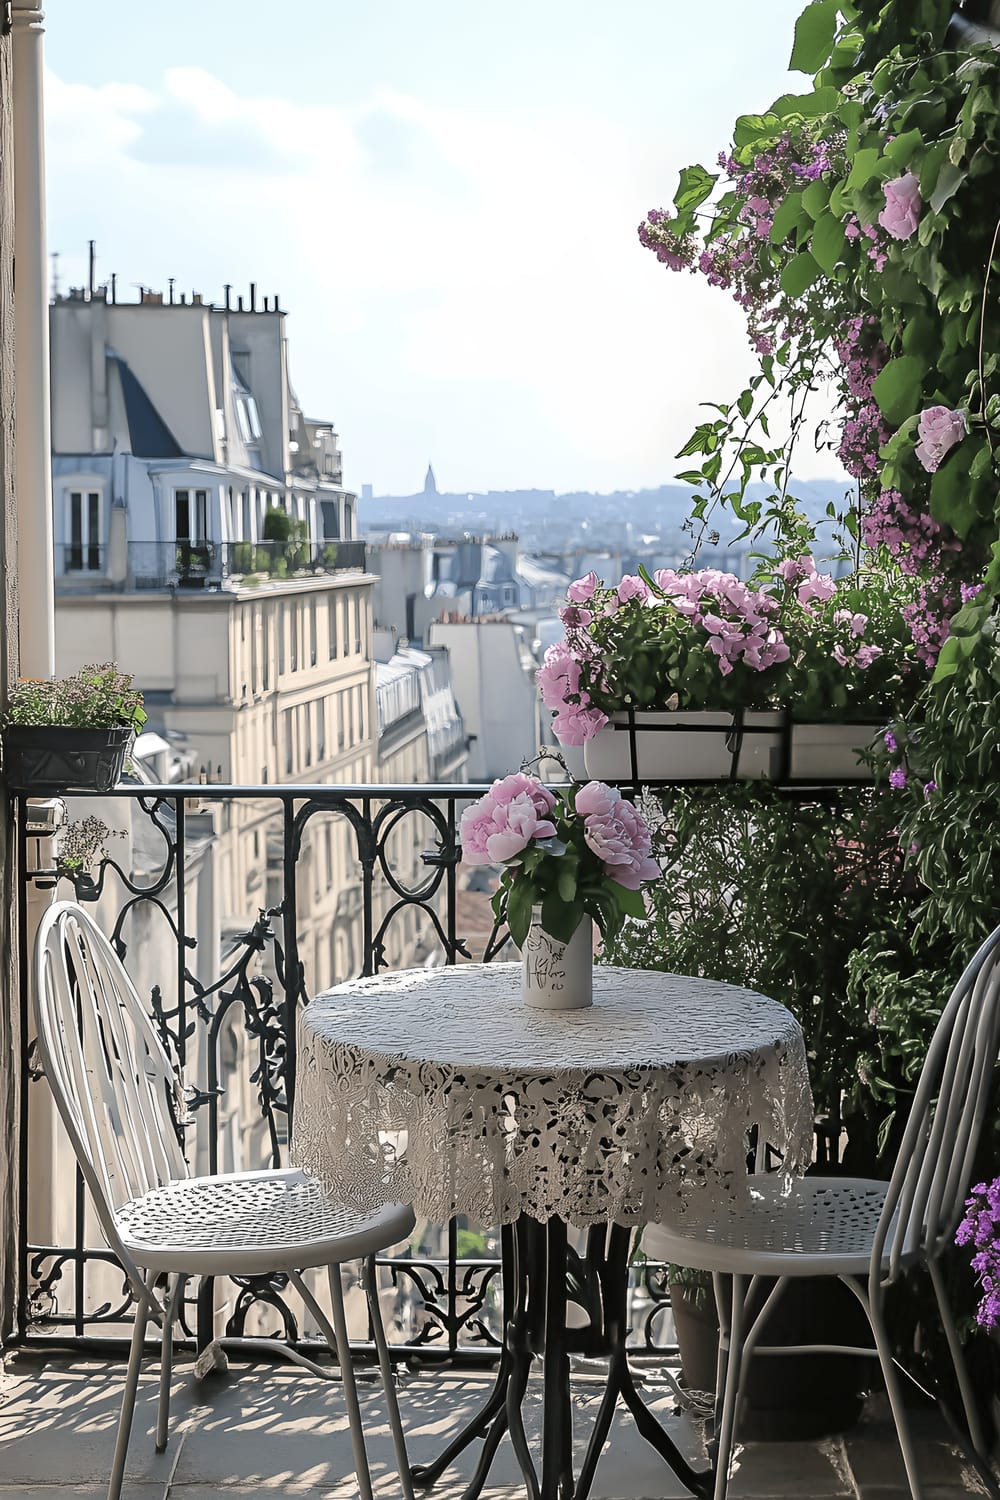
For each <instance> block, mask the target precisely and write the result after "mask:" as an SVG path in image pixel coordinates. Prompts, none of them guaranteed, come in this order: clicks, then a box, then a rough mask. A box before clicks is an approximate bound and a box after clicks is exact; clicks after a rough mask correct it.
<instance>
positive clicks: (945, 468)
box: [930, 439, 978, 537]
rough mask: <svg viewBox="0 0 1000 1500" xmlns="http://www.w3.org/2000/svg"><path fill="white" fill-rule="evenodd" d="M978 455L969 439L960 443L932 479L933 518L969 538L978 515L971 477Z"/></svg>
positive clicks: (931, 502)
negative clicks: (970, 471)
mask: <svg viewBox="0 0 1000 1500" xmlns="http://www.w3.org/2000/svg"><path fill="white" fill-rule="evenodd" d="M975 454H976V449H975V448H974V447H973V445H972V444H971V443H970V442H969V441H968V439H966V440H965V441H964V442H961V443H959V445H958V447H957V448H955V449H953V450H952V452H951V453H949V454H948V455H947V457H946V458H945V460H944V462H943V463H942V465H941V467H940V468H939V469H938V471H937V473H936V474H935V475H934V477H933V479H932V480H931V500H930V509H931V515H932V516H933V517H934V519H935V521H938V522H940V523H941V524H942V525H946V526H950V527H951V528H952V530H953V531H954V532H955V533H956V534H957V535H958V536H960V537H966V536H968V534H969V531H970V529H971V527H972V525H973V523H974V522H975V520H976V517H977V514H978V512H977V507H976V502H975V498H974V491H973V488H972V483H971V480H970V475H969V470H970V469H971V467H972V460H973V458H974V457H975Z"/></svg>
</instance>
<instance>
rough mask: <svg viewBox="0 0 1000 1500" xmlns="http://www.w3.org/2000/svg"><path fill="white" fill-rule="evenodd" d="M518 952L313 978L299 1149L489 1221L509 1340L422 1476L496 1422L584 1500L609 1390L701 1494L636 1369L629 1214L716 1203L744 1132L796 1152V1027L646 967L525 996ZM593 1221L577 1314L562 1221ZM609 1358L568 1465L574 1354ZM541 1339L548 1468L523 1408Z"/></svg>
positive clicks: (366, 1203)
mask: <svg viewBox="0 0 1000 1500" xmlns="http://www.w3.org/2000/svg"><path fill="white" fill-rule="evenodd" d="M519 985H520V966H519V965H516V964H461V965H456V966H454V967H449V968H444V969H432V970H426V969H421V970H408V971H404V972H401V973H385V974H380V975H377V976H375V977H374V978H368V979H360V980H355V981H353V982H351V983H348V984H343V985H339V986H337V988H335V989H332V990H329V991H328V992H327V993H325V994H323V995H319V996H317V997H316V998H315V999H314V1000H312V1001H311V1002H310V1003H309V1004H308V1005H307V1006H306V1007H305V1009H304V1011H303V1012H302V1014H301V1017H300V1021H299V1039H298V1049H299V1062H298V1078H297V1091H296V1101H295V1116H294V1126H293V1157H294V1160H295V1161H296V1163H297V1164H299V1165H301V1166H302V1167H304V1168H305V1169H306V1170H307V1171H308V1172H310V1173H312V1174H313V1175H314V1176H316V1177H318V1178H319V1179H320V1180H321V1181H322V1182H324V1183H325V1184H326V1185H327V1186H328V1187H329V1188H330V1189H331V1190H332V1191H334V1192H336V1193H337V1194H338V1195H340V1196H341V1197H343V1198H345V1199H346V1200H347V1201H348V1202H350V1203H352V1204H356V1205H357V1206H358V1207H363V1208H370V1207H375V1206H376V1205H379V1204H382V1203H386V1202H393V1201H395V1202H409V1203H412V1204H413V1206H414V1208H415V1209H416V1211H417V1213H418V1214H421V1215H424V1216H425V1217H426V1218H428V1219H430V1220H431V1221H432V1222H437V1223H445V1222H447V1220H448V1219H450V1218H451V1217H452V1216H453V1215H455V1214H463V1215H465V1216H466V1217H467V1218H468V1219H469V1220H471V1221H472V1222H474V1223H476V1224H478V1225H481V1226H483V1227H485V1228H490V1227H495V1226H498V1225H499V1226H501V1246H502V1252H503V1257H502V1258H503V1282H502V1284H503V1299H504V1311H503V1321H504V1340H503V1349H502V1353H501V1359H500V1365H499V1369H498V1373H497V1380H496V1384H495V1386H494V1388H493V1391H492V1393H491V1395H490V1397H489V1398H488V1400H487V1402H486V1404H485V1406H484V1407H483V1409H482V1411H480V1412H479V1413H478V1414H477V1416H476V1417H475V1419H474V1420H473V1421H472V1422H471V1423H470V1424H469V1426H468V1427H467V1428H466V1429H464V1430H463V1431H462V1432H460V1433H459V1434H457V1436H456V1437H455V1438H454V1440H453V1441H452V1442H451V1443H450V1444H449V1445H448V1447H447V1448H446V1449H445V1451H444V1452H443V1453H442V1454H441V1455H440V1457H439V1458H438V1459H437V1460H436V1461H435V1462H434V1463H433V1464H429V1465H425V1466H422V1467H421V1468H418V1469H414V1471H413V1477H414V1480H415V1481H416V1482H418V1483H421V1484H424V1485H427V1484H432V1483H433V1482H434V1480H436V1479H437V1478H438V1477H439V1476H440V1474H441V1473H443V1472H444V1470H445V1469H446V1468H447V1467H448V1465H449V1464H450V1463H451V1462H452V1461H453V1459H454V1458H455V1456H456V1455H457V1454H458V1453H459V1452H460V1451H461V1450H462V1449H463V1448H464V1447H465V1446H467V1445H468V1444H469V1443H470V1442H471V1441H472V1440H473V1439H474V1438H477V1437H481V1438H483V1439H484V1444H483V1449H482V1453H481V1455H480V1461H479V1465H478V1467H477V1469H476V1473H475V1476H474V1478H473V1480H472V1482H471V1483H470V1485H469V1487H468V1489H467V1490H466V1496H467V1497H468V1500H474V1497H475V1496H477V1495H478V1494H479V1493H480V1491H481V1489H482V1486H483V1484H484V1483H485V1480H486V1475H487V1473H488V1471H489V1468H490V1465H491V1463H492V1459H493V1455H494V1453H495V1452H496V1449H497V1446H498V1444H499V1442H500V1439H501V1438H502V1436H503V1434H504V1432H505V1431H509V1433H510V1437H511V1441H512V1443H513V1446H514V1450H515V1453H516V1456H517V1459H518V1463H519V1466H520V1468H521V1471H522V1473H523V1475H524V1480H525V1485H526V1490H527V1494H528V1496H529V1497H530V1500H585V1497H586V1495H587V1493H588V1492H589V1489H590V1485H591V1483H592V1481H593V1477H594V1472H595V1470H596V1467H597V1461H598V1458H599V1457H600V1453H601V1450H602V1447H603V1445H604V1442H605V1439H606V1438H607V1434H608V1430H609V1428H610V1424H611V1419H612V1416H613V1414H614V1409H615V1406H616V1403H617V1401H618V1399H619V1397H621V1399H623V1400H624V1402H625V1404H626V1405H627V1406H628V1408H629V1410H630V1411H631V1412H632V1414H633V1416H634V1417H635V1420H636V1423H637V1425H638V1427H639V1430H640V1432H641V1433H642V1435H643V1436H644V1437H645V1438H646V1439H647V1440H648V1441H649V1442H651V1443H652V1444H653V1445H654V1446H655V1447H656V1448H657V1450H658V1451H659V1452H660V1453H661V1454H662V1455H663V1456H664V1458H665V1459H666V1460H667V1462H668V1463H669V1464H670V1465H671V1467H672V1468H673V1469H674V1472H675V1473H676V1474H677V1475H678V1476H679V1478H680V1479H681V1480H682V1482H683V1483H684V1484H685V1485H686V1486H687V1487H688V1488H689V1489H690V1490H691V1491H692V1493H694V1494H699V1495H701V1494H707V1493H710V1492H711V1475H710V1474H709V1473H707V1472H697V1471H695V1470H693V1469H692V1468H691V1467H690V1466H689V1465H688V1464H687V1463H686V1462H685V1460H684V1459H683V1458H682V1456H681V1454H680V1453H679V1452H678V1450H677V1448H676V1446H675V1445H674V1444H673V1442H672V1441H671V1439H670V1438H669V1436H668V1435H667V1433H666V1432H665V1431H664V1430H663V1429H662V1427H661V1426H660V1424H659V1423H658V1422H657V1421H656V1419H655V1418H654V1417H653V1416H652V1414H651V1413H650V1411H649V1410H648V1408H647V1407H646V1405H645V1404H644V1402H643V1401H642V1399H641V1397H640V1396H639V1394H638V1392H637V1391H636V1389H635V1387H634V1385H633V1383H632V1379H631V1375H630V1373H629V1368H628V1362H627V1358H626V1351H625V1340H626V1337H627V1334H628V1327H627V1320H626V1289H627V1275H628V1261H629V1248H630V1242H631V1237H632V1228H633V1226H635V1225H641V1224H645V1223H648V1222H659V1221H661V1220H662V1221H664V1222H669V1223H676V1222H677V1221H678V1220H679V1219H682V1218H683V1219H691V1218H692V1217H697V1218H699V1219H703V1218H711V1217H712V1215H713V1213H714V1211H715V1210H716V1209H717V1207H718V1205H719V1204H720V1203H722V1202H724V1201H731V1200H732V1199H733V1198H739V1196H740V1195H742V1194H745V1193H746V1192H747V1191H748V1176H747V1152H748V1147H749V1143H750V1139H751V1133H752V1132H757V1133H758V1136H759V1137H762V1138H763V1139H764V1140H765V1141H766V1142H767V1143H768V1144H769V1146H770V1147H772V1148H773V1150H774V1151H775V1152H777V1153H778V1155H779V1156H780V1158H781V1162H782V1170H783V1171H786V1172H788V1173H794V1172H799V1171H801V1170H803V1168H804V1167H805V1165H806V1164H807V1162H808V1160H809V1158H810V1154H811V1150H812V1133H813V1108H812V1097H811V1094H810V1089H809V1078H808V1072H807V1068H806V1056H805V1046H804V1042H803V1038H802V1032H801V1030H800V1028H799V1025H798V1023H797V1022H796V1021H795V1019H794V1017H793V1016H792V1015H791V1014H790V1012H789V1011H788V1010H786V1009H785V1007H784V1006H782V1005H779V1004H778V1003H777V1002H776V1001H774V1000H769V999H767V998H766V997H765V996H763V995H758V994H755V993H754V992H753V991H751V990H745V989H739V988H737V987H735V986H733V985H726V984H719V983H716V982H714V981H711V980H705V979H691V978H686V977H683V976H680V975H675V974H664V973H660V972H657V971H652V970H634V969H616V968H611V967H607V966H603V965H599V966H598V967H597V968H596V969H595V971H594V1004H593V1006H592V1007H591V1008H588V1009H586V1010H573V1011H542V1010H532V1009H529V1008H527V1007H526V1006H524V1005H523V1004H522V1003H521V1001H520V988H519ZM568 1225H571V1226H574V1227H577V1228H583V1229H586V1230H587V1231H588V1233H587V1251H586V1264H585V1270H586V1276H587V1280H588V1282H589V1283H590V1285H591V1287H592V1289H593V1290H594V1295H595V1299H596V1301H597V1302H598V1303H599V1308H600V1311H599V1316H597V1317H596V1319H593V1320H592V1326H591V1327H590V1328H589V1329H587V1330H583V1331H582V1332H581V1330H578V1329H568V1328H567V1326H566V1302H567V1254H568V1252H567V1226H568ZM576 1352H583V1353H586V1354H590V1355H603V1356H604V1357H606V1358H607V1359H608V1378H607V1382H606V1387H605V1392H604V1397H603V1399H602V1401H601V1404H600V1407H599V1410H598V1414H597V1417H596V1419H595V1424H594V1429H593V1431H592V1433H591V1436H590V1439H589V1444H588V1448H587V1452H586V1456H585V1458H584V1462H583V1466H582V1468H581V1471H580V1474H579V1477H578V1479H577V1480H576V1482H574V1477H573V1468H572V1429H571V1414H570V1396H569V1354H570V1353H576ZM536 1354H544V1365H543V1369H544V1384H543V1412H544V1415H543V1439H542V1464H541V1478H540V1481H539V1476H538V1474H537V1472H536V1469H535V1466H534V1463H533V1460H532V1456H531V1452H530V1448H529V1445H528V1442H527V1438H526V1436H525V1431H524V1425H523V1421H522V1418H521V1403H522V1400H523V1397H524V1393H525V1390H526V1388H527V1383H528V1374H529V1370H530V1365H531V1361H532V1358H533V1356H534V1355H536Z"/></svg>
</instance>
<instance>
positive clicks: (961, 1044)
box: [872, 928, 1000, 1281]
mask: <svg viewBox="0 0 1000 1500" xmlns="http://www.w3.org/2000/svg"><path fill="white" fill-rule="evenodd" d="M998 1051H1000V928H997V930H996V931H995V932H993V933H991V934H990V936H989V937H988V938H987V939H986V941H985V942H984V943H983V945H982V947H981V948H980V949H979V951H978V952H977V953H976V955H975V957H974V958H973V959H972V960H971V962H970V963H969V965H968V967H967V968H966V970H965V972H964V973H963V975H962V977H961V979H959V981H958V983H957V985H956V986H955V988H954V990H953V991H952V994H951V997H950V999H949V1000H948V1003H947V1005H946V1006H945V1008H944V1010H943V1012H942V1014H941V1019H940V1020H939V1021H938V1024H937V1026H936V1028H935V1030H934V1035H933V1037H932V1039H931V1044H930V1047H929V1048H928V1051H927V1058H926V1060H925V1062H924V1066H923V1069H922V1070H921V1074H920V1080H919V1082H918V1084H917V1088H916V1092H915V1094H914V1098H913V1104H912V1106H911V1109H910V1116H909V1119H908V1121H907V1125H906V1129H905V1131H904V1133H903V1139H902V1143H901V1145H900V1148H899V1155H898V1156H897V1158H896V1166H895V1170H894V1171H893V1174H892V1179H891V1182H890V1184H889V1191H888V1193H887V1195H886V1202H885V1208H884V1209H883V1211H882V1216H881V1219H880V1222H879V1226H878V1233H877V1234H876V1237H875V1245H874V1251H873V1255H872V1275H873V1276H875V1275H877V1270H878V1267H879V1265H880V1263H881V1258H882V1254H883V1251H884V1249H885V1247H886V1246H888V1248H889V1271H888V1276H887V1277H886V1278H884V1279H886V1280H888V1281H893V1280H895V1279H896V1277H897V1276H898V1275H899V1274H900V1271H901V1269H902V1258H903V1256H904V1255H905V1254H907V1252H909V1251H912V1250H914V1249H916V1248H918V1247H919V1248H920V1249H921V1250H922V1251H923V1253H924V1254H925V1255H926V1256H928V1257H929V1258H934V1257H935V1256H937V1255H939V1254H940V1253H941V1252H942V1251H943V1250H944V1249H945V1248H946V1247H947V1246H949V1245H951V1243H952V1242H953V1239H954V1234H955V1229H956V1228H957V1226H958V1222H959V1219H960V1218H961V1216H962V1212H963V1209H964V1205H965V1197H966V1194H967V1193H968V1190H969V1183H970V1180H971V1176H972V1170H973V1165H974V1159H975V1154H976V1148H977V1146H978V1144H979V1138H980V1136H981V1135H982V1130H983V1125H984V1123H985V1120H986V1110H987V1104H988V1101H989V1093H990V1088H991V1086H992V1081H993V1073H994V1068H995V1065H996V1062H997V1054H998Z"/></svg>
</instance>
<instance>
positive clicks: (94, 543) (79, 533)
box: [63, 485, 104, 573]
mask: <svg viewBox="0 0 1000 1500" xmlns="http://www.w3.org/2000/svg"><path fill="white" fill-rule="evenodd" d="M64 493H65V496H66V531H65V536H66V549H65V556H64V559H63V568H64V571H65V572H67V573H98V572H100V571H101V538H102V536H103V526H102V515H101V512H102V510H103V500H104V496H103V492H102V490H101V489H98V488H95V487H93V486H90V485H81V487H80V488H79V489H67V490H66V491H65V492H64Z"/></svg>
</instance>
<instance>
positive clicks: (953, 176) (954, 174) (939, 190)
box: [931, 161, 966, 214]
mask: <svg viewBox="0 0 1000 1500" xmlns="http://www.w3.org/2000/svg"><path fill="white" fill-rule="evenodd" d="M965 177H966V174H965V172H964V170H963V169H962V168H961V167H957V166H956V165H955V163H954V162H951V161H946V162H945V164H944V166H943V167H942V168H941V170H940V172H939V173H938V178H937V184H936V186H935V188H934V191H933V192H932V193H931V208H932V209H933V210H934V212H935V213H936V214H937V213H940V212H941V210H942V208H943V207H944V205H945V204H946V203H947V202H948V199H949V198H954V196H955V194H956V193H957V192H958V190H959V188H960V187H961V186H962V183H963V182H964V181H965Z"/></svg>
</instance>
